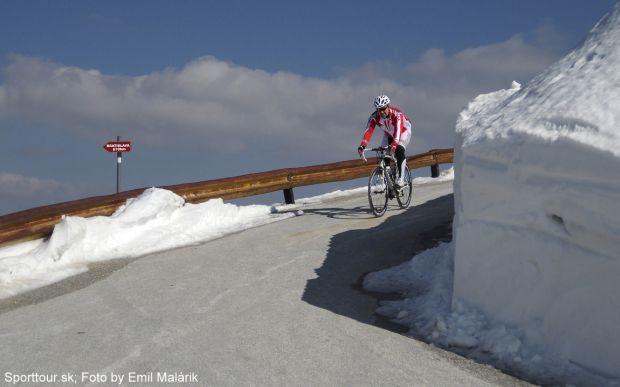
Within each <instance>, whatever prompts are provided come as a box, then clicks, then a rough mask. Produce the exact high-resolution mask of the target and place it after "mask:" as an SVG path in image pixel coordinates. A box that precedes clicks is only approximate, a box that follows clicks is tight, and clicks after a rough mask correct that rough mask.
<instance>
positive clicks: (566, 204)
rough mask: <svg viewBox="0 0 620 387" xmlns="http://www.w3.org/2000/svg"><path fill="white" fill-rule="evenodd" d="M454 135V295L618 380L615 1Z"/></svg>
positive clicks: (619, 78)
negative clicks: (573, 43)
mask: <svg viewBox="0 0 620 387" xmlns="http://www.w3.org/2000/svg"><path fill="white" fill-rule="evenodd" d="M456 132H457V141H456V146H455V175H456V176H455V183H454V194H455V211H456V215H455V222H454V238H455V263H454V264H455V273H454V296H455V297H456V298H457V299H460V300H464V301H466V302H467V303H469V304H471V305H473V306H475V307H477V308H479V309H480V310H482V311H483V312H485V313H486V314H488V315H489V316H492V317H493V318H495V319H498V320H500V321H503V322H505V323H509V324H512V325H513V326H515V327H518V328H519V329H521V330H523V331H524V332H525V334H526V336H527V337H528V339H529V340H531V341H532V342H538V343H542V344H544V345H545V346H546V347H547V348H549V349H551V350H553V351H555V352H556V353H557V354H559V355H560V356H562V357H564V358H565V359H567V360H569V361H570V362H571V363H573V364H578V365H580V366H581V367H583V368H585V369H589V370H591V371H594V372H597V373H599V374H601V375H606V376H613V377H620V328H619V327H620V297H618V292H619V291H620V285H619V283H620V282H619V280H618V279H619V278H620V3H619V4H617V5H616V6H615V7H614V9H613V10H612V11H611V12H610V13H609V14H608V15H606V16H605V17H604V18H603V19H602V20H601V21H600V22H599V23H598V24H597V25H596V26H595V27H594V28H593V30H592V31H591V32H590V33H589V35H588V36H587V38H586V40H585V41H584V43H583V44H582V45H581V46H580V47H579V48H577V49H575V50H574V51H572V52H571V53H569V54H568V55H567V56H566V57H564V58H563V59H561V60H560V61H559V62H557V63H556V64H554V65H553V66H551V67H550V68H549V69H547V70H546V71H545V72H544V73H542V74H541V75H539V76H538V77H536V78H534V79H533V80H532V81H530V82H529V83H528V84H527V85H526V86H525V87H523V88H521V87H520V85H519V84H517V83H516V82H514V83H513V85H512V87H511V88H509V89H506V90H500V91H497V92H494V93H490V94H485V95H480V96H478V97H477V98H476V99H475V100H474V101H473V102H471V103H470V104H469V106H468V107H467V108H466V109H465V110H464V111H463V112H461V114H460V116H459V118H458V121H457V125H456ZM455 305H457V304H455Z"/></svg>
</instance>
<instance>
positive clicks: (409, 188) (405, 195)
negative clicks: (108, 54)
mask: <svg viewBox="0 0 620 387" xmlns="http://www.w3.org/2000/svg"><path fill="white" fill-rule="evenodd" d="M403 179H404V180H405V186H404V187H401V188H400V190H398V194H397V195H396V201H397V202H398V205H399V206H400V208H407V207H409V203H411V196H412V194H413V184H412V183H411V172H409V167H408V166H406V165H405V174H404V175H403Z"/></svg>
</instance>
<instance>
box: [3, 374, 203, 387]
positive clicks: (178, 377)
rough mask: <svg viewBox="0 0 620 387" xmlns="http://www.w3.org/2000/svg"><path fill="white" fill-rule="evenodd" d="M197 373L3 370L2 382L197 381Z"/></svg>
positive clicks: (177, 382) (126, 382)
mask: <svg viewBox="0 0 620 387" xmlns="http://www.w3.org/2000/svg"><path fill="white" fill-rule="evenodd" d="M198 381H199V380H198V375H197V374H196V373H195V372H186V373H183V372H168V371H157V372H144V373H140V372H126V373H115V372H107V373H99V372H77V373H74V372H64V373H39V372H31V373H27V374H20V373H13V372H5V373H4V382H5V383H9V384H13V385H16V384H22V383H37V384H43V383H60V384H65V383H67V384H77V383H80V384H82V383H115V384H119V385H120V384H128V383H174V384H179V383H198Z"/></svg>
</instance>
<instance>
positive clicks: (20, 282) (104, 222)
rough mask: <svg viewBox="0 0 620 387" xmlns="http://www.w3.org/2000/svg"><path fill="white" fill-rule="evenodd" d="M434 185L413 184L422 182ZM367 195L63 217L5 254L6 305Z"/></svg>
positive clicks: (170, 196) (141, 207) (1, 280)
mask: <svg viewBox="0 0 620 387" xmlns="http://www.w3.org/2000/svg"><path fill="white" fill-rule="evenodd" d="M453 176H454V174H453V172H451V170H448V171H445V172H444V173H442V176H440V177H439V178H437V179H432V181H447V180H451V179H453ZM422 179H424V178H422ZM428 182H430V180H429V181H427V180H417V179H414V183H416V184H427V183H428ZM366 190H367V188H366V187H361V188H355V189H350V190H338V191H334V192H330V193H327V194H323V195H319V196H313V197H309V198H302V199H298V200H297V203H296V204H294V205H282V204H274V205H273V206H265V205H249V206H236V205H234V204H230V203H224V202H223V200H222V199H213V200H209V201H207V202H204V203H200V204H191V203H185V201H184V200H183V198H181V197H180V196H178V195H176V194H175V193H174V192H171V191H167V190H164V189H161V188H150V189H147V190H146V191H144V193H142V194H141V195H140V196H139V197H137V198H132V199H129V200H127V202H126V204H125V205H123V206H122V207H120V208H119V209H118V210H117V211H116V212H115V213H114V214H113V215H111V216H109V217H106V216H95V217H91V218H81V217H76V216H67V217H63V219H62V220H61V222H60V223H58V224H57V225H56V226H55V227H54V231H53V233H52V236H51V237H50V239H49V240H44V239H38V240H35V241H29V242H24V243H19V244H16V245H10V246H6V247H2V248H0V299H2V298H7V297H11V296H14V295H16V294H19V293H23V292H25V291H28V290H32V289H35V288H38V287H42V286H46V285H49V284H52V283H54V282H58V281H61V280H63V279H65V278H68V277H70V276H73V275H76V274H80V273H83V272H86V271H87V270H88V264H89V263H92V262H98V261H105V260H111V259H120V258H132V257H138V256H143V255H147V254H151V253H155V252H159V251H164V250H170V249H174V248H178V247H183V246H191V245H197V244H200V243H204V242H206V241H209V240H212V239H215V238H219V237H222V236H224V235H226V234H230V233H233V232H238V231H242V230H245V229H248V228H251V227H257V226H260V225H263V224H267V223H271V222H276V221H279V220H283V219H287V218H290V217H293V216H296V215H301V214H303V211H301V210H298V209H299V208H300V207H303V205H307V204H316V203H321V202H324V201H327V200H331V199H336V198H340V197H346V196H354V195H358V194H360V193H365V192H366ZM294 210H298V211H294ZM293 211H294V212H293Z"/></svg>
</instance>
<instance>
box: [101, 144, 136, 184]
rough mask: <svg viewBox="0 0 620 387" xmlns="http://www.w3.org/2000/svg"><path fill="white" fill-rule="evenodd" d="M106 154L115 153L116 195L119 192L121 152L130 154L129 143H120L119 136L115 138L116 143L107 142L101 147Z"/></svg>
mask: <svg viewBox="0 0 620 387" xmlns="http://www.w3.org/2000/svg"><path fill="white" fill-rule="evenodd" d="M103 149H104V150H105V151H106V152H110V153H116V193H119V192H120V190H121V163H122V162H123V152H131V141H123V142H121V136H116V141H108V142H107V143H106V144H104V145H103Z"/></svg>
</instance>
